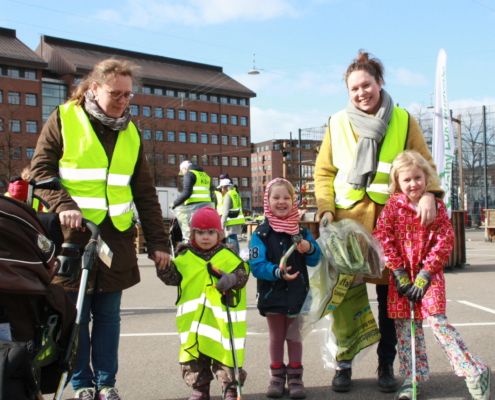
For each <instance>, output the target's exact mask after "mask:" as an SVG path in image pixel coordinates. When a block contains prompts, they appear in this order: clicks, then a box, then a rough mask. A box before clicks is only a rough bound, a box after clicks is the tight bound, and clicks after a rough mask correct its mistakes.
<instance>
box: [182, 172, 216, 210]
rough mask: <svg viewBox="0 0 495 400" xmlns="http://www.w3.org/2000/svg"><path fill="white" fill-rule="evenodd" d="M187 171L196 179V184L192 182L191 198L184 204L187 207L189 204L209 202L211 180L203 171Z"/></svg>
mask: <svg viewBox="0 0 495 400" xmlns="http://www.w3.org/2000/svg"><path fill="white" fill-rule="evenodd" d="M189 171H190V172H192V173H193V174H194V176H195V177H196V182H194V186H193V189H192V193H191V196H190V197H189V198H188V199H187V200H186V201H185V202H184V204H185V205H188V204H191V203H202V202H211V201H212V199H211V193H210V186H211V178H210V177H209V176H208V174H207V173H206V172H203V171H197V170H195V169H191V170H189Z"/></svg>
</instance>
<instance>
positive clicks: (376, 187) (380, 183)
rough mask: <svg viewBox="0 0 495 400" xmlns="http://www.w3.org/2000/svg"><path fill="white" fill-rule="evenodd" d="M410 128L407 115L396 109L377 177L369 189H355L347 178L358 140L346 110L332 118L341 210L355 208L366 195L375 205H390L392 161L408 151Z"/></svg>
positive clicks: (378, 166) (380, 155)
mask: <svg viewBox="0 0 495 400" xmlns="http://www.w3.org/2000/svg"><path fill="white" fill-rule="evenodd" d="M408 127H409V114H408V113H407V111H405V110H404V109H402V108H399V107H394V109H393V111H392V116H391V118H390V122H389V124H388V128H387V131H386V132H385V136H384V137H383V140H382V143H381V144H380V149H379V155H378V165H377V171H376V175H375V177H374V179H373V181H372V182H371V184H370V185H369V186H368V187H367V188H361V189H353V187H352V186H351V185H349V184H348V183H347V176H348V174H349V171H350V169H351V168H352V164H353V160H354V157H355V156H356V148H357V140H356V137H355V136H354V132H353V130H352V127H351V124H350V122H349V118H348V116H347V113H346V112H345V110H343V111H340V112H338V113H337V114H335V115H333V116H332V117H331V118H330V135H331V141H332V158H333V160H332V161H333V165H334V166H335V167H337V175H336V176H335V180H334V183H333V186H334V190H335V206H336V207H337V208H351V207H352V206H353V205H354V204H355V203H357V202H358V201H360V200H361V199H362V198H363V197H364V194H365V193H367V194H368V196H369V197H370V199H371V200H373V201H374V202H375V203H378V204H385V203H386V202H387V200H388V197H389V191H388V187H389V175H390V169H391V168H392V161H393V160H394V159H395V157H396V156H397V155H398V154H399V153H400V152H401V151H403V150H404V148H405V145H406V140H407V131H408Z"/></svg>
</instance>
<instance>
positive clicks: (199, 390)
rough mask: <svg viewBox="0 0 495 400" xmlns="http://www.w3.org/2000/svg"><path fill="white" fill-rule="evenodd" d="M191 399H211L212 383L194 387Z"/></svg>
mask: <svg viewBox="0 0 495 400" xmlns="http://www.w3.org/2000/svg"><path fill="white" fill-rule="evenodd" d="M189 400H210V383H209V382H208V383H207V384H204V385H201V386H195V387H193V392H192V393H191V396H190V397H189Z"/></svg>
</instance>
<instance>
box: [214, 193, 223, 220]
mask: <svg viewBox="0 0 495 400" xmlns="http://www.w3.org/2000/svg"><path fill="white" fill-rule="evenodd" d="M215 196H216V198H217V212H218V215H220V216H221V215H222V213H223V195H222V192H219V191H218V190H215Z"/></svg>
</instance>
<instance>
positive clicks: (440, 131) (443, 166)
mask: <svg viewBox="0 0 495 400" xmlns="http://www.w3.org/2000/svg"><path fill="white" fill-rule="evenodd" d="M432 153H433V161H434V162H435V164H436V166H437V172H438V175H439V176H440V183H441V185H442V189H443V190H444V191H445V197H444V202H445V205H446V206H447V210H448V212H449V216H450V214H451V211H452V199H451V188H452V166H453V163H454V136H453V133H452V120H451V118H450V109H449V103H448V101H447V53H446V52H445V50H444V49H440V51H439V52H438V58H437V71H436V77H435V114H434V117H433V136H432Z"/></svg>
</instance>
